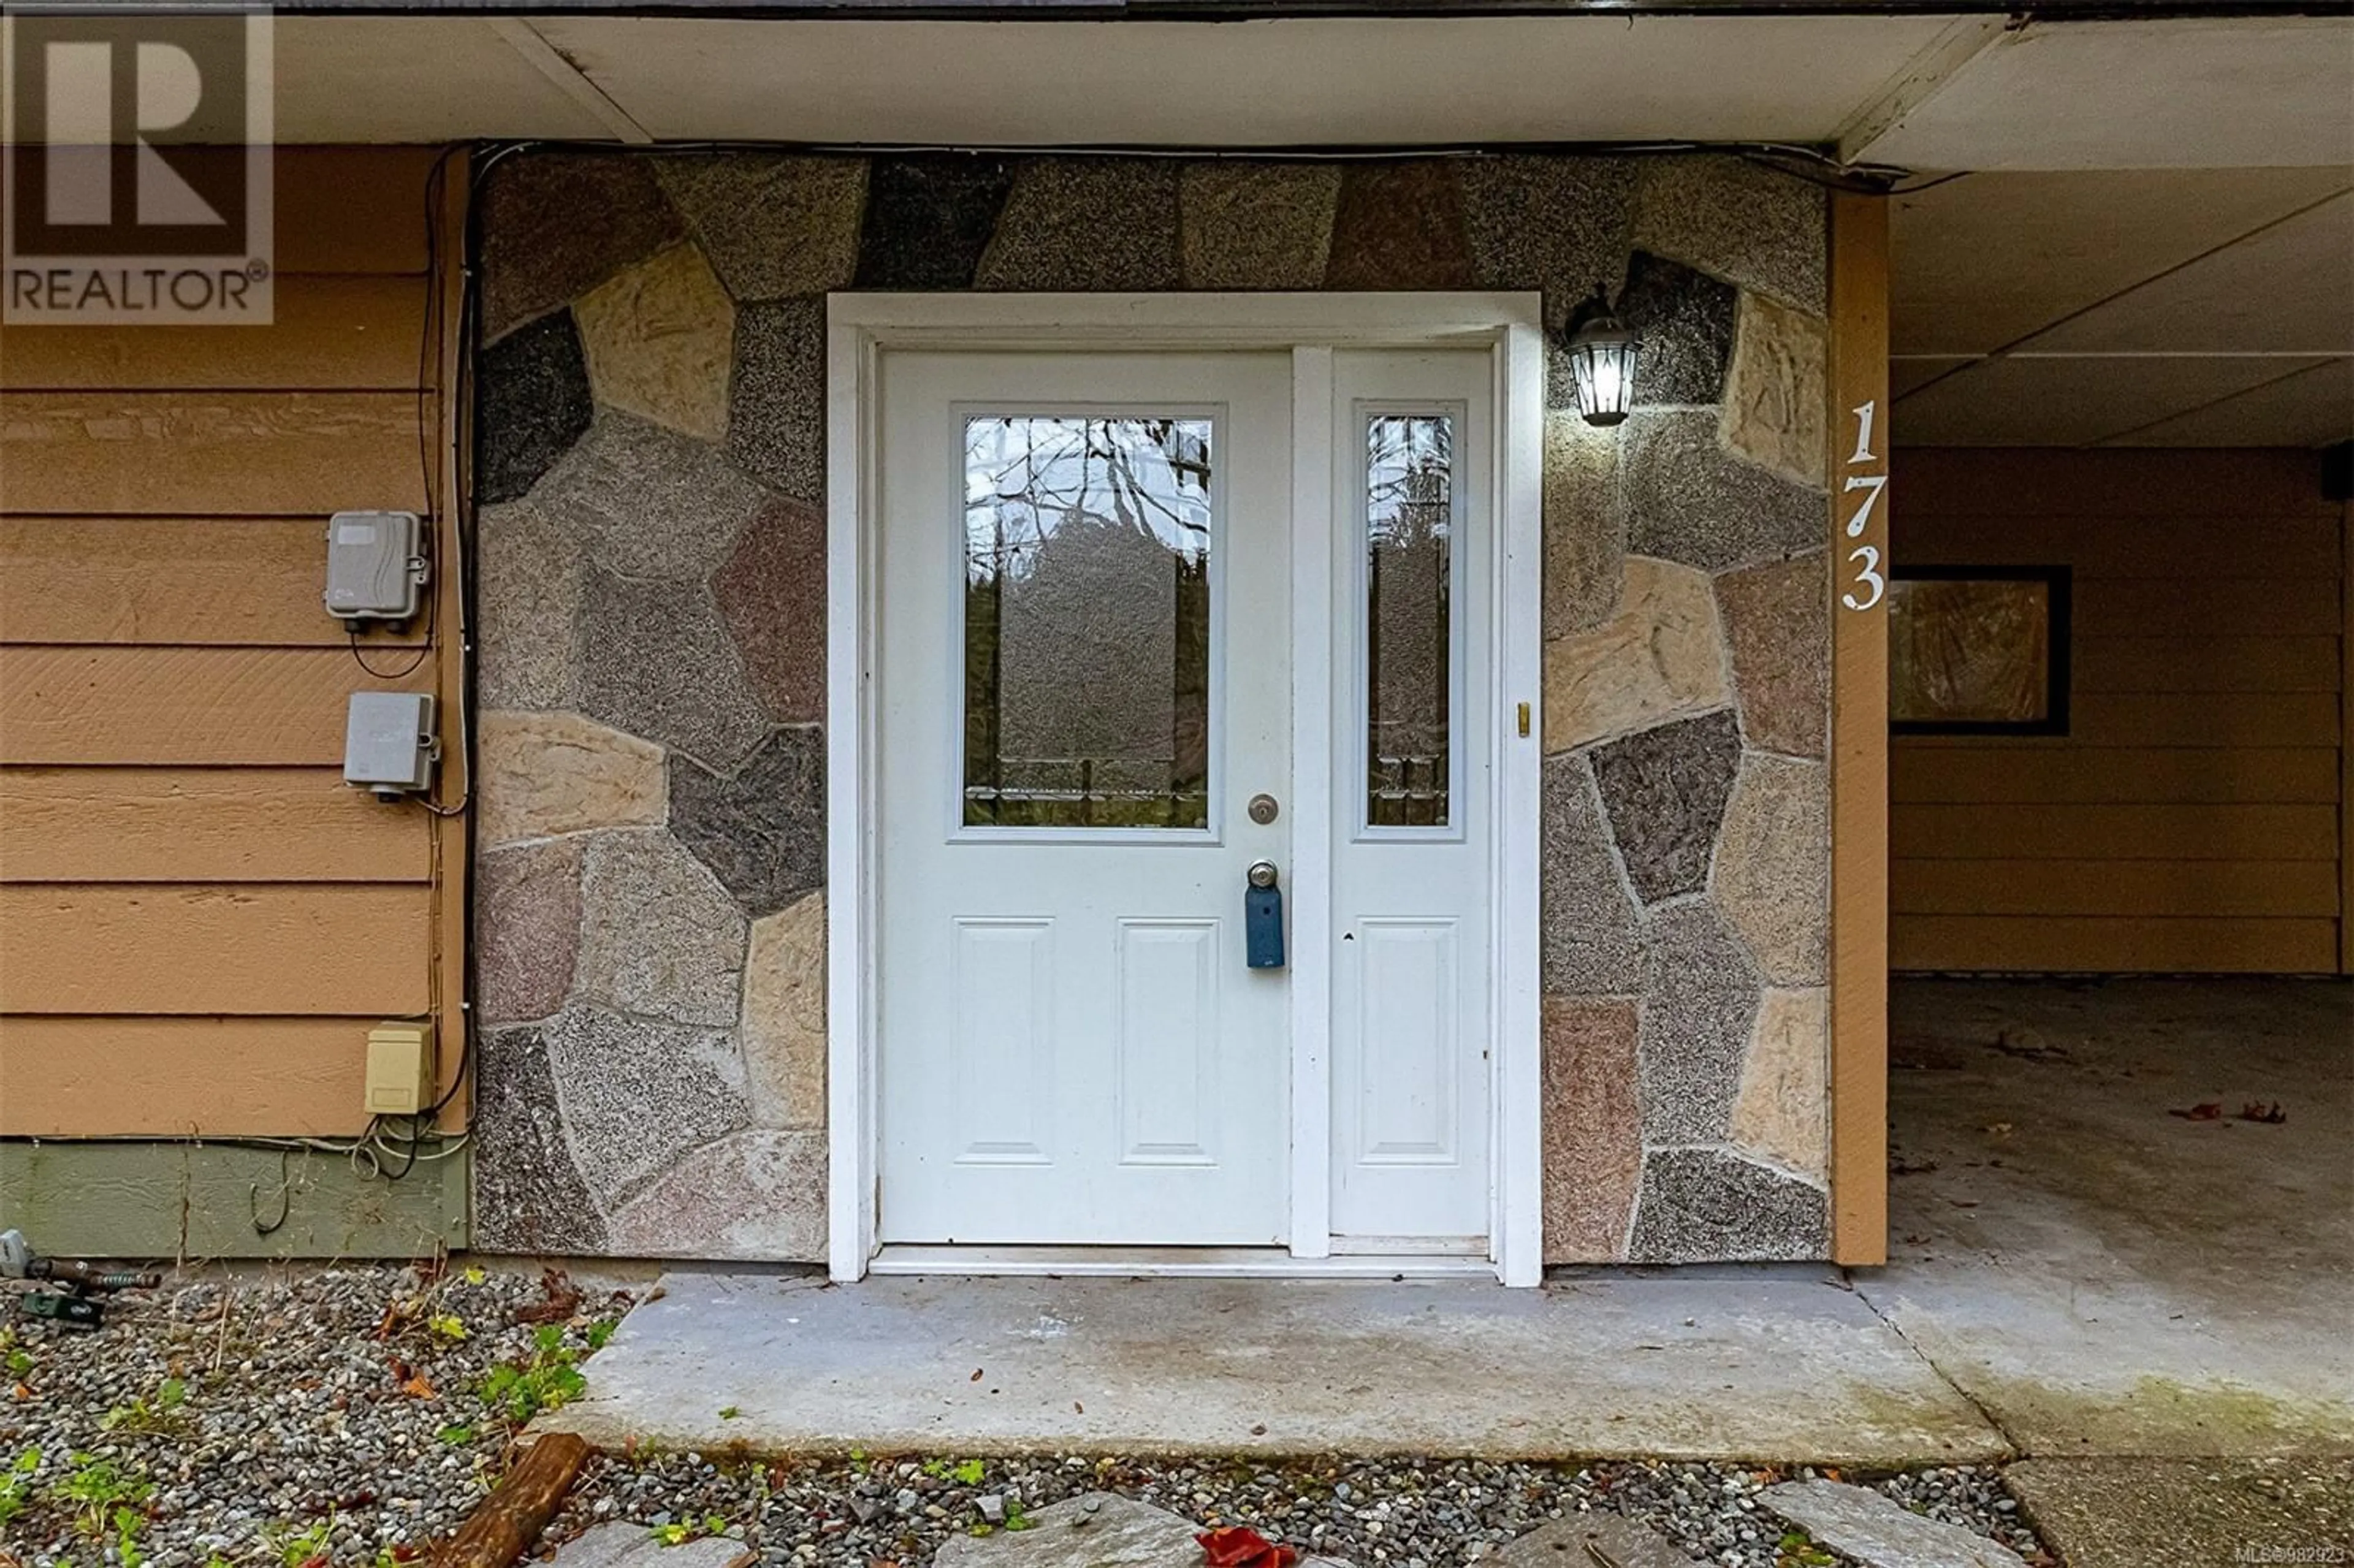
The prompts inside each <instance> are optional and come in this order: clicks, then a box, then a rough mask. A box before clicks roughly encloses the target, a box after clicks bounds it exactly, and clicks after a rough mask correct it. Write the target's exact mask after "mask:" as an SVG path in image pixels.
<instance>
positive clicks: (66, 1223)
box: [0, 1139, 469, 1262]
mask: <svg viewBox="0 0 2354 1568" xmlns="http://www.w3.org/2000/svg"><path fill="white" fill-rule="evenodd" d="M468 1157H469V1151H467V1150H460V1151H459V1152H457V1153H456V1154H453V1155H451V1157H450V1158H448V1159H445V1160H431V1161H426V1162H420V1163H419V1164H418V1165H417V1166H416V1167H415V1168H414V1169H413V1170H411V1171H409V1172H408V1175H407V1176H406V1177H404V1178H403V1179H402V1180H400V1181H386V1180H384V1179H383V1178H381V1177H372V1176H366V1175H363V1174H361V1173H360V1172H359V1171H355V1170H354V1169H353V1168H352V1164H351V1162H350V1161H349V1160H346V1159H345V1158H343V1157H342V1156H340V1155H334V1154H323V1153H315V1152H309V1151H304V1150H287V1151H285V1152H284V1153H283V1154H281V1152H280V1151H278V1150H267V1149H253V1148H247V1147H242V1146H234V1145H223V1144H205V1143H178V1142H158V1141H139V1140H114V1139H106V1140H63V1139H6V1140H0V1227H5V1226H15V1227H16V1228H17V1229H19V1230H21V1231H23V1232H24V1233H25V1235H26V1237H27V1240H28V1241H30V1242H31V1244H32V1245H33V1247H34V1250H36V1251H37V1252H40V1253H45V1254H48V1255H52V1256H59V1257H104V1258H138V1259H168V1260H171V1261H175V1262H196V1261H201V1260H203V1259H207V1258H298V1257H300V1258H331V1257H354V1258H362V1257H418V1256H421V1255H427V1254H430V1253H433V1252H435V1251H439V1250H450V1251H456V1250H458V1249H460V1248H462V1247H464V1246H465V1245H467V1240H468V1230H467V1221H466V1188H467V1178H466V1171H467V1163H468Z"/></svg>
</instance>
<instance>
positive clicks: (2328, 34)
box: [277, 7, 2354, 169]
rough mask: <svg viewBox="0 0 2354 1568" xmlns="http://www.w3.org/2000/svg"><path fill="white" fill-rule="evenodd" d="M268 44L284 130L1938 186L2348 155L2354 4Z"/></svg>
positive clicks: (490, 22) (502, 30) (933, 20)
mask: <svg viewBox="0 0 2354 1568" xmlns="http://www.w3.org/2000/svg"><path fill="white" fill-rule="evenodd" d="M878 9H881V7H878ZM1039 9H1049V7H1040V8H1039ZM1036 14H1037V12H1036V11H1033V12H1032V13H1031V15H1036ZM277 28H278V65H279V69H278V93H277V102H278V120H279V125H280V127H281V136H282V137H283V138H284V139H286V140H290V141H296V142H429V141H440V140H444V139H451V138H458V137H498V138H507V137H515V138H523V137H549V138H593V139H619V140H622V141H699V140H747V141H779V142H808V143H891V144H899V145H907V144H923V143H931V144H942V145H956V146H1062V147H1072V146H1087V145H1116V146H1221V147H1358V146H1370V147H1402V146H1431V145H1443V146H1460V145H1465V144H1471V143H1514V142H1517V143H1565V142H1596V141H1606V142H1625V141H1642V140H1653V139H1658V140H1678V141H1704V142H1797V143H1814V144H1820V145H1824V146H1829V147H1835V148H1837V149H1838V150H1839V151H1840V153H1841V154H1844V155H1845V156H1847V157H1849V158H1850V159H1867V160H1877V161H1882V162H1898V163H1902V164H1906V165H1908V166H1911V167H1914V168H1922V169H1929V168H1937V169H1959V168H1994V167H2001V168H2044V169H2056V168H2095V167H2099V168H2108V167H2168V166H2200V165H2207V166H2221V165H2224V164H2245V163H2251V162H2264V163H2269V164H2347V163H2349V161H2354V91H2349V85H2350V84H2354V83H2350V81H2349V79H2350V78H2354V19H2349V18H2345V17H2340V16H2316V17H2287V18H2264V17H2243V18H2237V19H2232V20H2225V21H2198V20H2190V21H2123V22H2118V21H2109V22H2081V23H2080V22H2067V21H2062V22H2050V21H2042V20H2037V21H2031V22H2025V23H2019V24H2015V25H2014V24H2013V23H2012V22H2010V21H2009V19H2008V18H2005V17H2002V16H1934V15H1929V16H1924V15H1919V14H1910V13H1908V14H1904V15H1880V16H1874V15H1865V14H1859V13H1857V12H1855V11H1846V12H1840V13H1838V14H1814V15H1794V14H1774V15H1755V14H1752V15H1741V16H1732V15H1722V14H1719V15H1708V16H1693V15H1677V16H1653V15H1644V16H1636V15H1631V14H1617V15H1606V14H1596V13H1594V12H1585V13H1582V14H1573V15H1564V14H1560V13H1555V14H1551V15H1492V14H1490V15H1479V16H1465V15H1455V16H1445V15H1427V14H1426V15H1390V16H1290V17H1284V18H1278V19H1268V20H1255V21H1240V22H1223V23H1205V22H1168V21H1110V22H1105V21H1077V20H1067V19H1059V20H1026V19H1025V20H990V21H956V20H940V19H938V18H937V17H899V18H892V17H889V16H882V17H877V18H875V19H868V18H866V17H859V18H847V17H844V16H842V15H841V14H840V13H839V12H835V13H832V14H830V15H826V16H815V17H812V16H801V17H799V18H793V19H779V18H775V17H768V18H751V17H745V16H691V15H678V14H674V13H673V14H665V15H659V16H629V15H626V14H617V12H616V11H614V10H604V11H598V10H594V9H589V8H585V7H584V8H582V9H576V10H570V11H567V12H566V13H563V14H556V13H552V12H550V11H546V10H535V11H534V13H533V14H532V15H530V16H496V15H485V14H483V13H482V12H481V11H469V12H468V14H464V15H447V14H444V15H423V14H408V15H400V14H390V15H323V14H317V13H312V14H304V15H290V16H280V17H279V19H278V24H277ZM2120 61H2125V62H2129V69H2125V68H2121V66H2120V63H2119V62H2120ZM2259 151H2260V155H2259Z"/></svg>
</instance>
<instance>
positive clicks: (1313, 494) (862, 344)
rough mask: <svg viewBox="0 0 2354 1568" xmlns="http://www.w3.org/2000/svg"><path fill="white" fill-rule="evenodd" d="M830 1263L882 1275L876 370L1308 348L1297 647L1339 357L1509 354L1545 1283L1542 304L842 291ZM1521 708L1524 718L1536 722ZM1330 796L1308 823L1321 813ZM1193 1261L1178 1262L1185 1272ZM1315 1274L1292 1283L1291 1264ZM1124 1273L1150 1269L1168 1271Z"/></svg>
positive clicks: (1504, 762)
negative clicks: (907, 356) (1144, 352)
mask: <svg viewBox="0 0 2354 1568" xmlns="http://www.w3.org/2000/svg"><path fill="white" fill-rule="evenodd" d="M826 320H827V325H826V892H827V897H826V1011H825V1016H826V1127H827V1140H826V1142H827V1156H826V1158H827V1190H826V1254H827V1264H828V1267H829V1269H830V1272H831V1273H832V1277H834V1278H835V1279H837V1280H844V1281H847V1280H854V1279H859V1278H863V1277H864V1276H865V1274H866V1271H867V1266H868V1264H869V1262H870V1260H871V1259H872V1258H873V1257H874V1255H875V1194H876V1186H877V1176H878V1166H877V1135H876V1128H877V1109H878V1107H877V1101H878V1098H879V1095H878V1092H877V1085H876V1078H875V1033H876V1032H875V1016H876V1013H875V1000H876V985H877V982H878V978H879V975H878V968H877V953H878V950H879V941H878V933H879V932H880V930H881V926H880V925H879V923H878V918H877V916H878V910H877V908H876V892H877V889H878V887H879V886H880V877H879V867H878V864H877V856H876V848H875V836H874V835H875V833H876V832H878V831H879V829H880V827H881V820H880V814H879V808H878V805H877V802H876V800H875V779H876V778H877V769H876V768H875V760H876V758H875V747H876V744H877V739H876V737H877V725H876V722H875V721H876V715H875V700H876V686H875V679H874V675H875V662H876V648H877V633H878V630H879V620H880V618H879V615H878V614H877V603H876V598H875V595H876V591H877V584H878V581H879V577H880V574H879V572H878V571H877V570H876V569H875V563H876V561H877V560H878V559H879V556H878V554H877V548H876V540H875V530H876V529H877V527H878V526H879V508H878V507H877V505H876V504H875V497H876V496H877V494H878V493H879V491H878V477H877V476H878V466H877V465H878V461H879V456H880V450H879V449H880V438H879V431H880V422H879V419H880V414H881V407H880V402H881V399H880V397H879V392H880V381H879V377H878V375H877V372H878V368H879V366H880V363H881V356H882V355H883V353H884V351H885V350H886V349H911V348H930V349H949V348H970V349H997V350H1015V351H1020V350H1031V351H1037V350H1044V349H1077V348H1087V347H1097V348H1109V347H1118V348H1122V349H1129V350H1134V349H1140V348H1158V349H1192V350H1204V349H1261V350H1265V349H1271V348H1288V349H1290V350H1291V351H1292V355H1293V367H1294V381H1293V393H1294V408H1293V440H1292V526H1293V535H1292V619H1293V627H1292V635H1293V639H1294V646H1296V647H1306V646H1311V645H1316V644H1314V643H1313V641H1312V640H1314V639H1318V638H1321V639H1322V640H1323V641H1322V643H1321V644H1320V645H1321V646H1325V647H1330V646H1331V635H1332V627H1333V616H1334V605H1333V595H1334V594H1335V592H1336V591H1337V590H1338V588H1339V586H1340V580H1341V579H1340V573H1339V570H1338V566H1337V563H1336V562H1335V561H1334V560H1333V558H1332V544H1331V539H1332V530H1331V527H1330V526H1329V524H1330V519H1331V507H1332V499H1333V498H1332V457H1331V441H1332V437H1333V430H1332V408H1331V404H1332V351H1333V350H1334V349H1336V348H1428V347H1457V348H1472V347H1481V348H1487V349H1489V350H1490V351H1491V353H1492V355H1493V357H1494V364H1495V376H1496V379H1495V429H1496V431H1497V440H1498V445H1499V447H1500V450H1499V451H1498V452H1497V453H1496V454H1495V461H1494V463H1493V467H1492V471H1493V473H1494V481H1493V482H1494V486H1495V491H1494V493H1495V505H1494V508H1493V511H1494V515H1495V519H1496V549H1495V550H1494V552H1493V567H1492V570H1493V574H1494V580H1493V583H1492V591H1493V596H1494V600H1493V601H1494V604H1495V607H1496V609H1495V617H1494V621H1495V639H1496V642H1495V647H1494V649H1493V651H1492V652H1493V657H1494V661H1495V668H1496V682H1495V687H1494V691H1495V701H1496V708H1497V711H1496V713H1495V715H1494V724H1493V733H1494V735H1495V736H1497V739H1496V743H1495V747H1496V750H1495V755H1494V757H1493V758H1491V759H1490V760H1491V762H1492V765H1493V766H1492V767H1491V768H1490V779H1491V780H1492V783H1491V789H1493V791H1494V807H1495V809H1494V811H1493V813H1492V815H1491V817H1490V821H1492V822H1493V824H1494V828H1493V830H1492V842H1491V843H1490V866H1491V868H1492V874H1491V876H1490V899H1491V900H1492V903H1493V909H1492V914H1493V924H1492V926H1491V927H1490V928H1491V929H1492V930H1493V931H1494V932H1495V933H1496V939H1495V945H1494V952H1493V954H1492V955H1491V959H1490V973H1489V983H1490V996H1491V1001H1492V1011H1491V1012H1490V1017H1491V1019H1492V1020H1493V1025H1494V1030H1495V1042H1494V1044H1495V1051H1494V1054H1493V1058H1492V1060H1493V1064H1494V1065H1493V1068H1492V1074H1493V1077H1492V1089H1493V1093H1492V1094H1491V1095H1490V1107H1491V1115H1492V1116H1493V1118H1494V1128H1493V1134H1494V1136H1493V1138H1492V1140H1491V1142H1490V1150H1491V1151H1492V1152H1491V1156H1490V1160H1491V1168H1492V1171H1493V1179H1492V1183H1491V1185H1492V1189H1493V1191H1492V1196H1491V1201H1490V1245H1491V1246H1492V1248H1493V1254H1494V1255H1493V1259H1492V1261H1493V1263H1494V1266H1495V1269H1496V1272H1497V1275H1498V1276H1499V1277H1500V1278H1501V1279H1502V1280H1503V1282H1504V1283H1505V1284H1507V1285H1534V1284H1536V1283H1537V1282H1538V1280H1539V1278H1540V1277H1542V1275H1543V1237H1542V1215H1543V1142H1542V1138H1541V1135H1540V1129H1539V1123H1538V1106H1539V1101H1540V1099H1541V1097H1542V1089H1543V1074H1542V1070H1541V1046H1540V1039H1539V1030H1540V1020H1539V1015H1538V1002H1537V992H1538V958H1537V938H1538V885H1537V874H1538V845H1539V840H1540V834H1541V826H1542V824H1541V810H1542V805H1541V799H1540V787H1541V780H1540V773H1539V763H1540V761H1541V760H1542V758H1543V736H1542V730H1541V728H1540V726H1539V723H1538V715H1540V714H1541V713H1542V710H1543V702H1542V701H1541V695H1540V683H1541V678H1542V672H1543V627H1542V624H1541V615H1542V609H1543V472H1542V471H1543V451H1544V390H1545V369H1544V344H1543V302H1542V299H1541V296H1539V295H1537V294H1535V293H1416V294H1405V293H1397V294H1393V293H1327V294H1212V293H1168V294H989V293H921V294H914V293H841V294H833V295H830V296H828V298H827V302H826ZM1523 715H1526V716H1525V717H1524V716H1523ZM1331 736H1332V715H1331V682H1330V681H1302V682H1296V683H1295V684H1294V688H1293V693H1292V742H1293V747H1292V751H1293V764H1292V765H1293V768H1294V770H1295V771H1294V775H1293V782H1292V786H1291V792H1292V794H1293V796H1294V798H1295V799H1296V800H1298V801H1299V803H1300V811H1299V823H1298V825H1297V827H1296V828H1295V830H1294V832H1293V835H1292V841H1291V842H1292V848H1291V856H1292V865H1291V866H1290V868H1289V869H1288V872H1287V877H1286V880H1287V883H1288V886H1289V888H1290V890H1291V893H1292V895H1293V896H1292V898H1291V899H1290V900H1288V902H1289V903H1290V905H1291V909H1290V915H1291V932H1290V942H1289V946H1290V948H1291V965H1290V969H1291V974H1290V985H1291V1051H1292V1073H1291V1086H1292V1092H1291V1138H1292V1145H1291V1186H1292V1191H1291V1221H1292V1229H1291V1234H1292V1238H1293V1239H1292V1249H1291V1250H1292V1256H1293V1257H1295V1258H1299V1259H1303V1260H1310V1263H1309V1265H1308V1266H1309V1267H1310V1268H1312V1267H1313V1266H1314V1265H1313V1262H1312V1260H1315V1259H1318V1258H1321V1257H1322V1256H1323V1255H1325V1253H1326V1252H1327V1251H1328V1249H1329V1237H1330V1234H1331V1218H1330V1200H1331V1141H1330V1129H1331V1058H1330V1054H1329V1052H1328V1050H1327V1042H1328V1040H1329V1037H1330V1034H1331V953H1330V943H1331V931H1330V929H1329V926H1328V915H1329V905H1330V902H1331V897H1330V894H1331V849H1330V844H1331V832H1330V827H1331V822H1330V817H1329V813H1330V810H1331V789H1332V779H1331V768H1332V760H1333V759H1332V756H1331V746H1332V742H1331ZM1311 803H1312V809H1311ZM1180 1271H1182V1266H1181V1269H1180ZM1279 1271H1280V1272H1296V1271H1297V1269H1287V1270H1279ZM1128 1272H1135V1273H1152V1272H1156V1269H1155V1268H1154V1266H1152V1264H1151V1263H1150V1261H1140V1263H1139V1264H1138V1266H1136V1267H1134V1268H1133V1269H1132V1270H1128Z"/></svg>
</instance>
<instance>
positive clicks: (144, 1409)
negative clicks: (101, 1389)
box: [98, 1377, 191, 1436]
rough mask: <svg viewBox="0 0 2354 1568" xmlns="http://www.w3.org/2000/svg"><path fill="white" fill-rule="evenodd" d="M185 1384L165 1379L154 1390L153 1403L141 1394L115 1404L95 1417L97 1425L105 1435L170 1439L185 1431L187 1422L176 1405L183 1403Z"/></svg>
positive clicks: (187, 1426)
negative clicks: (127, 1401)
mask: <svg viewBox="0 0 2354 1568" xmlns="http://www.w3.org/2000/svg"><path fill="white" fill-rule="evenodd" d="M187 1398H188V1385H187V1384H186V1383H183V1382H181V1381H180V1380H179V1379H178V1378H175V1377H167V1378H165V1379H164V1381H163V1383H160V1384H158V1385H157V1387H156V1389H155V1397H154V1399H153V1400H150V1399H149V1398H147V1396H146V1395H144V1394H141V1395H139V1396H137V1397H135V1398H133V1400H132V1402H131V1403H130V1404H118V1405H116V1406H115V1407H114V1408H113V1409H111V1410H110V1411H108V1412H107V1413H106V1414H104V1415H102V1416H101V1417H99V1421H98V1425H99V1426H100V1427H101V1429H102V1430H104V1431H108V1432H130V1433H137V1434H142V1435H145V1436H173V1435H175V1434H179V1433H184V1432H186V1431H187V1430H188V1429H189V1427H190V1425H191V1423H190V1422H189V1420H188V1417H187V1415H186V1414H185V1413H184V1412H183V1411H182V1410H181V1409H180V1406H181V1405H182V1404H186V1402H187Z"/></svg>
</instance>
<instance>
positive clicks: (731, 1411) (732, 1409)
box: [719, 1404, 744, 1421]
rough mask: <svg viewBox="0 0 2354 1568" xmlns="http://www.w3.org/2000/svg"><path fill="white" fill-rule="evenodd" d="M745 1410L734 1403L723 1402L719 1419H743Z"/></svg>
mask: <svg viewBox="0 0 2354 1568" xmlns="http://www.w3.org/2000/svg"><path fill="white" fill-rule="evenodd" d="M743 1414H744V1413H743V1411H741V1410H739V1409H737V1407H736V1406H735V1405H732V1404H723V1405H721V1406H720V1407H719V1419H720V1420H722V1421H737V1420H741V1419H742V1418H743Z"/></svg>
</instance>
